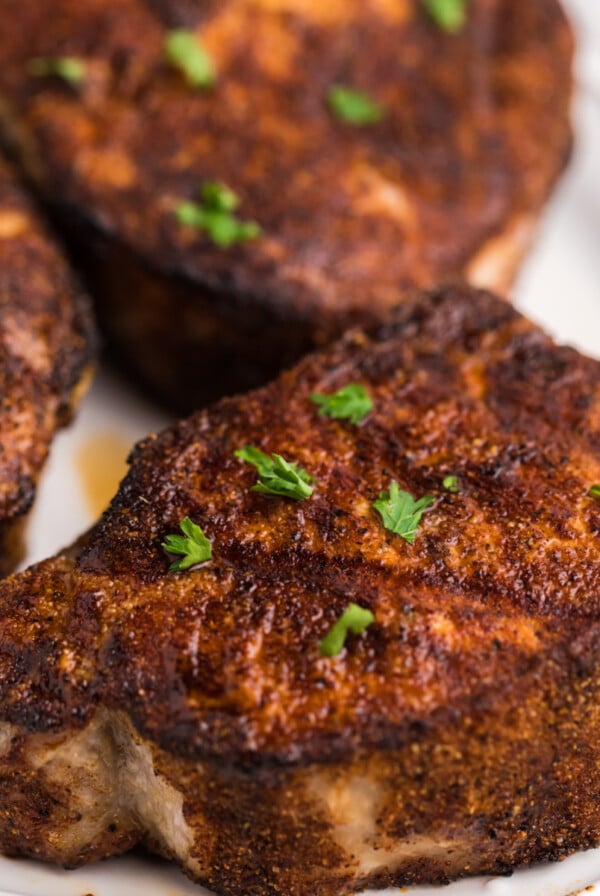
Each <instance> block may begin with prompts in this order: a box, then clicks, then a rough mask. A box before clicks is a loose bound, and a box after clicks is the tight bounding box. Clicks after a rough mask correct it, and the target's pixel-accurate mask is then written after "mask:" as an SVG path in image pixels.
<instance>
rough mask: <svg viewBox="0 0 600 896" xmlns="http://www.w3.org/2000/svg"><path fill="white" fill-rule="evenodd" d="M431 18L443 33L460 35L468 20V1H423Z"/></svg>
mask: <svg viewBox="0 0 600 896" xmlns="http://www.w3.org/2000/svg"><path fill="white" fill-rule="evenodd" d="M423 6H424V7H425V10H426V12H427V13H428V14H429V17H430V18H431V19H432V20H433V21H434V22H435V24H436V25H438V26H439V27H440V28H441V29H442V30H443V31H449V32H450V33H451V34H456V33H458V32H459V31H460V30H461V29H462V28H463V26H464V24H465V22H466V20H467V0H423Z"/></svg>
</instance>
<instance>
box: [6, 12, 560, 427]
mask: <svg viewBox="0 0 600 896" xmlns="http://www.w3.org/2000/svg"><path fill="white" fill-rule="evenodd" d="M436 5H437V6H438V7H439V6H441V5H442V4H439V3H438V4H435V3H431V2H430V0H223V2H194V0H189V2H181V0H86V2H85V3H82V2H80V0H0V17H1V18H2V20H3V21H7V22H11V27H10V28H6V29H4V31H3V32H2V34H0V57H1V58H2V66H1V67H0V97H1V98H2V101H3V104H4V115H3V117H4V121H5V125H6V128H7V129H8V130H9V131H10V133H11V135H12V140H13V142H14V143H15V144H17V146H18V147H20V151H21V156H22V159H23V163H24V166H25V168H26V170H27V172H28V174H29V176H30V177H31V178H34V179H35V180H36V181H37V183H38V185H39V187H40V189H41V190H42V191H43V193H44V195H45V196H46V198H47V200H48V201H49V202H50V203H51V204H52V206H53V208H54V211H55V213H56V216H57V218H58V219H59V220H61V221H62V222H63V224H64V226H65V227H66V228H67V230H68V231H69V232H70V234H71V238H72V239H73V241H74V243H75V245H76V246H77V250H78V258H79V260H80V261H81V263H82V264H83V265H84V267H86V268H87V271H88V273H89V275H90V277H89V280H90V284H91V287H92V288H93V290H94V291H95V293H96V297H97V300H98V302H97V304H98V312H99V317H100V321H101V323H102V324H103V326H104V329H105V331H106V333H107V334H108V336H109V339H110V343H111V345H112V347H113V352H114V353H115V352H116V353H118V354H119V355H120V358H121V361H122V363H124V364H126V366H127V367H128V368H129V369H130V370H131V371H133V372H135V374H136V376H137V377H138V379H141V380H143V381H144V382H145V383H146V384H147V385H148V386H150V387H151V389H152V390H153V392H154V393H155V394H157V395H159V396H161V397H162V398H163V399H165V400H166V401H167V402H169V403H170V404H171V405H173V406H175V407H179V408H182V409H184V410H193V409H195V408H197V407H198V406H199V404H200V403H201V402H203V401H205V400H206V398H207V397H214V396H217V395H222V394H225V393H230V394H231V393H232V392H234V391H238V390H239V389H241V388H248V387H250V386H254V385H257V384H259V383H261V382H264V381H265V380H266V379H268V378H270V377H271V376H273V375H274V374H275V373H277V372H279V370H280V369H281V368H282V367H283V366H286V365H289V364H290V363H292V362H293V361H295V360H296V359H297V358H298V357H299V356H300V355H301V354H303V353H305V352H306V351H307V350H308V349H310V348H312V347H314V346H315V345H322V344H324V343H325V342H327V341H330V340H331V339H332V338H333V337H335V336H338V335H339V334H341V333H342V332H343V331H344V330H345V329H346V328H347V327H348V326H349V325H354V324H357V323H360V324H363V325H364V324H369V323H371V322H374V321H376V320H377V319H379V318H380V317H381V316H382V314H383V313H384V312H385V310H386V309H388V308H389V307H390V305H392V304H394V303H396V302H397V301H399V297H400V294H401V290H402V289H404V288H406V287H413V286H414V285H420V286H431V285H433V284H437V283H438V282H439V281H440V279H445V278H447V277H448V276H453V275H455V274H466V275H467V277H468V278H469V279H470V280H472V281H473V282H474V283H476V284H477V285H485V286H487V287H492V288H495V289H498V290H499V291H501V292H504V291H505V289H506V288H507V287H508V285H509V284H510V281H511V279H512V277H513V275H514V272H515V270H516V268H517V267H518V263H519V261H520V259H521V257H522V255H523V253H524V251H525V249H526V248H527V247H528V244H529V242H530V239H531V235H532V232H533V230H534V225H535V223H536V220H537V218H538V216H539V212H540V210H541V208H542V206H543V204H544V202H545V200H546V198H547V196H548V195H549V193H550V191H551V188H552V186H553V184H554V182H555V180H556V178H557V176H558V174H559V172H560V171H561V170H562V168H563V166H564V163H565V161H566V159H567V156H568V152H569V148H570V143H571V131H570V122H569V102H570V96H571V88H572V78H571V55H572V40H571V33H570V29H569V27H568V25H567V23H566V21H565V18H564V15H563V13H562V11H561V8H560V6H559V5H558V3H557V2H556V0H528V2H527V3H523V2H521V0H470V2H469V3H465V4H464V5H465V10H466V14H465V21H464V23H463V24H462V25H461V24H460V21H458V23H456V22H455V23H454V24H452V23H449V22H447V21H445V20H444V21H445V26H444V23H443V22H442V23H440V21H439V20H437V19H436V18H435V17H434V16H432V15H431V13H428V11H427V10H428V9H431V7H433V6H436ZM456 6H460V4H456ZM449 25H450V27H451V30H447V29H448V26H449ZM236 202H237V206H236Z"/></svg>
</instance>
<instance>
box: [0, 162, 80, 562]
mask: <svg viewBox="0 0 600 896" xmlns="http://www.w3.org/2000/svg"><path fill="white" fill-rule="evenodd" d="M91 350H92V326H91V319H90V309H89V306H88V302H87V300H86V299H85V298H84V296H83V295H82V293H81V291H80V288H79V286H78V284H77V283H76V282H75V281H74V279H73V277H72V276H71V274H70V272H69V270H68V268H67V265H66V263H65V261H64V259H63V257H62V255H61V253H60V251H59V249H58V247H57V246H56V245H55V244H54V242H53V240H52V238H51V237H50V236H49V234H48V232H47V231H46V228H45V226H44V225H43V223H42V221H41V219H40V218H39V216H38V214H37V212H36V211H35V210H34V208H33V206H32V205H31V203H30V202H29V200H28V199H27V198H26V197H25V196H24V194H23V192H22V190H21V188H20V186H18V184H17V181H16V179H15V176H14V174H13V173H12V172H11V171H10V170H9V168H8V167H7V166H6V165H5V164H4V162H3V161H2V160H1V159H0V572H7V571H8V570H9V569H10V568H13V567H14V566H15V564H16V562H17V561H18V560H19V558H20V555H21V552H22V528H23V526H22V524H23V522H24V520H25V514H26V513H27V511H28V510H29V508H30V506H31V503H32V501H33V498H34V493H35V486H36V482H37V479H38V477H39V474H40V470H41V468H42V465H43V463H44V461H45V459H46V455H47V453H48V448H49V446H50V442H51V440H52V437H53V435H54V433H55V431H56V430H57V429H58V427H59V426H61V425H63V424H65V423H66V422H68V420H69V418H70V416H71V413H72V411H73V410H74V407H75V404H76V402H77V399H78V397H79V396H80V394H81V392H82V390H83V388H84V386H85V383H86V382H87V379H88V376H86V374H88V375H89V372H90V363H91Z"/></svg>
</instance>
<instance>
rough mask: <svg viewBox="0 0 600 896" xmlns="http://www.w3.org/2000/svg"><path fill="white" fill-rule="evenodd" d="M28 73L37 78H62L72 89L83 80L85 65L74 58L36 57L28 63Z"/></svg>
mask: <svg viewBox="0 0 600 896" xmlns="http://www.w3.org/2000/svg"><path fill="white" fill-rule="evenodd" d="M28 71H29V74H31V75H35V76H36V77H39V78H45V77H50V76H54V77H56V78H62V80H63V81H66V82H67V84H71V86H72V87H77V86H78V85H79V84H81V83H82V82H83V81H84V80H85V63H84V62H82V60H81V59H77V58H76V57H75V56H38V57H37V58H36V59H32V60H31V61H30V63H29V65H28Z"/></svg>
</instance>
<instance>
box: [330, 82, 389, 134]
mask: <svg viewBox="0 0 600 896" xmlns="http://www.w3.org/2000/svg"><path fill="white" fill-rule="evenodd" d="M327 102H328V104H329V108H330V109H331V111H332V113H333V114H334V115H335V117H336V118H338V119H339V120H340V121H344V122H346V123H347V124H355V125H357V126H359V127H361V126H363V125H366V124H377V122H378V121H381V119H382V118H383V116H384V114H385V107H384V106H383V105H382V104H381V103H377V102H375V100H372V99H371V98H370V97H369V96H367V94H366V93H363V92H362V91H361V90H353V89H352V88H351V87H344V86H343V85H342V84H334V85H333V87H330V88H329V92H328V94H327Z"/></svg>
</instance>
